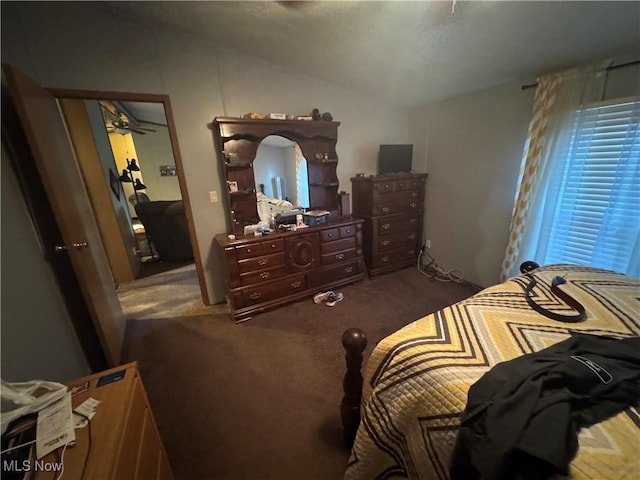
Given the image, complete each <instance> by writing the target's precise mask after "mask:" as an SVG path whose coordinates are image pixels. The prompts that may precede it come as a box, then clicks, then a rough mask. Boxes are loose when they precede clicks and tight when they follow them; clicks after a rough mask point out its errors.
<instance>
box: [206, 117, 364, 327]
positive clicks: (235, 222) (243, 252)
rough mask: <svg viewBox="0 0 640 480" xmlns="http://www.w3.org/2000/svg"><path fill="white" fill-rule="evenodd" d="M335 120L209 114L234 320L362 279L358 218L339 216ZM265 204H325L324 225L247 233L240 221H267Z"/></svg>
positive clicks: (220, 240) (220, 243)
mask: <svg viewBox="0 0 640 480" xmlns="http://www.w3.org/2000/svg"><path fill="white" fill-rule="evenodd" d="M339 125H340V123H339V122H325V121H306V120H270V119H244V118H232V117H216V118H215V119H214V120H213V127H214V132H215V135H216V148H217V151H218V159H219V162H220V167H221V174H222V178H223V179H224V180H225V181H226V185H225V188H226V190H227V195H226V205H225V207H226V209H227V213H228V220H229V225H230V229H229V230H230V231H229V234H220V235H217V236H216V239H215V246H216V248H217V249H219V251H220V252H221V257H222V261H223V270H224V277H225V286H226V297H227V303H228V305H229V310H230V312H231V315H232V316H233V318H234V319H235V320H236V321H243V320H247V319H248V318H250V317H251V316H252V315H254V314H256V313H259V312H263V311H266V310H270V309H273V308H277V307H279V306H281V305H284V304H287V303H291V302H294V301H297V300H301V299H304V298H308V297H311V296H313V295H314V294H315V293H318V292H321V291H327V290H335V289H337V288H339V287H341V286H344V285H347V284H350V283H354V282H357V281H360V280H362V279H363V278H364V275H365V266H364V258H363V252H362V224H363V221H362V220H360V219H356V218H352V217H351V216H342V215H341V212H340V208H339V201H338V186H339V183H338V177H337V173H336V169H337V165H338V155H337V153H336V143H337V141H338V126H339ZM278 148H282V149H283V150H284V153H282V154H280V153H278ZM292 152H294V153H292ZM262 186H264V188H263V189H264V192H261V191H260V190H261V187H262ZM257 187H258V188H257ZM260 202H262V203H260ZM264 203H267V204H270V205H275V204H277V205H280V204H283V205H285V207H284V208H286V205H292V206H293V207H292V208H294V209H295V207H302V208H303V209H304V210H326V211H328V212H329V216H328V220H327V222H326V223H323V224H320V225H316V226H310V227H306V228H300V229H297V230H295V231H285V232H280V231H278V232H273V233H270V234H268V235H262V236H255V235H253V234H247V235H244V231H245V226H251V225H256V224H257V223H259V222H260V221H261V220H262V221H264V220H265V219H264V218H261V215H262V213H261V212H264V210H263V209H262V207H263V206H264ZM263 217H264V215H263Z"/></svg>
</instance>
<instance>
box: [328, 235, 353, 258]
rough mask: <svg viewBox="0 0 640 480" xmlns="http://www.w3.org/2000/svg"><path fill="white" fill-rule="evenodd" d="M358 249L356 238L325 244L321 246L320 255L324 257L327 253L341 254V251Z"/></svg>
mask: <svg viewBox="0 0 640 480" xmlns="http://www.w3.org/2000/svg"><path fill="white" fill-rule="evenodd" d="M351 248H352V249H355V248H356V239H355V237H351V238H343V239H342V240H336V241H335V242H329V243H323V244H321V245H320V253H321V254H322V255H324V254H326V253H333V252H339V251H340V250H348V249H351Z"/></svg>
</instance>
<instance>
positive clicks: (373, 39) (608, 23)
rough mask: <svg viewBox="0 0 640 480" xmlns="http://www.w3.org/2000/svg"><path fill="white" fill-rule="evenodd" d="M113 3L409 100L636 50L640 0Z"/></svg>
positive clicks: (333, 79) (153, 21) (330, 78)
mask: <svg viewBox="0 0 640 480" xmlns="http://www.w3.org/2000/svg"><path fill="white" fill-rule="evenodd" d="M452 7H455V8H454V11H453V12H452ZM108 8H109V9H111V11H112V12H115V13H125V14H127V15H133V16H135V17H137V18H139V19H142V20H143V21H145V22H146V23H147V24H149V26H153V25H156V26H157V25H161V26H162V28H167V27H171V28H176V29H179V30H182V31H185V32H189V33H190V34H191V35H195V36H196V37H198V36H199V37H203V38H206V39H207V40H208V41H209V42H211V43H212V44H213V45H222V46H225V47H227V48H232V49H236V50H239V51H243V52H245V53H248V54H251V55H254V56H256V57H259V58H262V59H265V60H268V61H270V62H273V63H276V64H279V65H282V66H284V67H286V68H289V69H291V70H295V71H297V72H302V73H306V74H308V75H312V76H315V77H318V78H322V79H324V80H326V81H327V82H330V83H333V84H337V85H341V86H343V87H345V88H348V89H351V90H356V91H359V92H362V93H364V94H367V95H371V96H374V97H377V98H380V99H382V100H385V101H387V102H389V103H391V104H395V105H398V106H402V107H412V106H418V105H423V104H425V103H429V102H433V101H438V100H442V99H445V98H449V97H452V96H456V95H460V94H464V93H468V92H471V91H475V90H480V89H483V88H487V87H489V86H492V85H497V84H501V83H506V82H509V81H532V80H533V79H535V77H536V76H538V75H539V74H542V73H548V72H552V71H557V70H561V69H564V68H569V67H573V66H576V65H579V64H582V63H586V62H589V61H593V60H600V59H603V58H609V57H621V56H626V57H631V58H633V57H634V56H635V58H636V59H637V58H638V56H640V2H609V1H603V2H573V1H563V2H506V1H500V2H494V1H484V2H480V1H478V2H463V1H458V2H455V4H454V2H450V1H447V2H445V1H443V2H440V1H428V2H417V1H414V2H397V1H394V2H370V1H360V2H347V1H344V2H343V1H320V2H316V1H303V2H255V1H254V2H235V1H233V2H229V1H224V2H112V3H111V2H110V3H109V4H108Z"/></svg>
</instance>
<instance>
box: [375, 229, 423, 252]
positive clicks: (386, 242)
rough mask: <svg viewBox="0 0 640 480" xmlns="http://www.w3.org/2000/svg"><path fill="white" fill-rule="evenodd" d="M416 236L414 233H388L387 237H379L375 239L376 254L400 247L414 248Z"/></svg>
mask: <svg viewBox="0 0 640 480" xmlns="http://www.w3.org/2000/svg"><path fill="white" fill-rule="evenodd" d="M417 238H418V234H417V233H416V232H415V231H411V230H409V231H406V232H399V233H390V234H388V235H380V236H378V238H377V243H376V248H377V251H378V252H381V251H384V250H393V249H395V248H400V247H405V246H406V247H409V248H414V247H415V246H416V239H417Z"/></svg>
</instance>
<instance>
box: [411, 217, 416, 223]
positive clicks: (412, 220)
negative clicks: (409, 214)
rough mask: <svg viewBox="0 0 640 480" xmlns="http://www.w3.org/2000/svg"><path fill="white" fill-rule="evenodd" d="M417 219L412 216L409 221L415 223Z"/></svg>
mask: <svg viewBox="0 0 640 480" xmlns="http://www.w3.org/2000/svg"><path fill="white" fill-rule="evenodd" d="M417 221H418V220H417V219H415V218H412V219H411V220H409V223H416V222H417Z"/></svg>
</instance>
